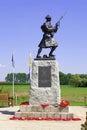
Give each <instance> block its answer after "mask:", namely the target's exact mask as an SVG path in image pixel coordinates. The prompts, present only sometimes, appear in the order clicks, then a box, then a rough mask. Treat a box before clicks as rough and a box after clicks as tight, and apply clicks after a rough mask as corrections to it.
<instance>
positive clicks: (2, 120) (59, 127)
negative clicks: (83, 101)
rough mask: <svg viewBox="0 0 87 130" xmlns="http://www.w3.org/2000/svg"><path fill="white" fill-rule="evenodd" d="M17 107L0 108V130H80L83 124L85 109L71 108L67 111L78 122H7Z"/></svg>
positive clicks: (79, 107)
mask: <svg viewBox="0 0 87 130" xmlns="http://www.w3.org/2000/svg"><path fill="white" fill-rule="evenodd" d="M18 110H19V106H14V107H4V108H0V130H6V129H7V130H81V124H83V123H84V122H85V118H86V111H87V107H81V106H78V107H76V106H73V107H71V106H70V107H69V111H70V112H73V113H74V116H75V117H79V118H81V120H80V121H21V120H20V121H19V120H9V118H10V117H13V115H14V112H16V111H18Z"/></svg>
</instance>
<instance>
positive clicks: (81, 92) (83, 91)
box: [0, 85, 87, 106]
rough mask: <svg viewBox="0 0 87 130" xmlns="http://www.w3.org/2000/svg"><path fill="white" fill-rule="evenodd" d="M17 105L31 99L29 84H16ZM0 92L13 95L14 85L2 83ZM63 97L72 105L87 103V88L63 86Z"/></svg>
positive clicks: (15, 100)
mask: <svg viewBox="0 0 87 130" xmlns="http://www.w3.org/2000/svg"><path fill="white" fill-rule="evenodd" d="M14 92H15V98H14V102H15V105H19V104H20V103H21V102H24V101H28V100H29V85H15V86H14ZM0 93H9V94H10V96H12V85H0ZM61 99H63V100H68V101H70V105H71V106H82V105H87V88H77V87H73V86H67V85H66V86H65V85H64V86H61Z"/></svg>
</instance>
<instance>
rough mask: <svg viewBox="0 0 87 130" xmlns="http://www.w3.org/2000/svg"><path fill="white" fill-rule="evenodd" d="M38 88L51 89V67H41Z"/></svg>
mask: <svg viewBox="0 0 87 130" xmlns="http://www.w3.org/2000/svg"><path fill="white" fill-rule="evenodd" d="M38 71H39V72H38V86H39V87H51V66H44V67H43V66H39V68H38Z"/></svg>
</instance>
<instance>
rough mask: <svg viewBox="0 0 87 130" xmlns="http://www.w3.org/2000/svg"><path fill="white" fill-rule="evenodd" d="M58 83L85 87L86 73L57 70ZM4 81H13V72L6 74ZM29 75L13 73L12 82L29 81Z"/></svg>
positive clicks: (86, 84)
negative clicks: (66, 72)
mask: <svg viewBox="0 0 87 130" xmlns="http://www.w3.org/2000/svg"><path fill="white" fill-rule="evenodd" d="M59 79H60V85H73V86H76V87H87V74H71V73H68V74H65V73H63V72H59ZM5 80H6V82H12V81H13V73H9V74H7V76H6V77H5ZM29 81H30V76H29V74H26V73H14V82H16V83H24V82H29Z"/></svg>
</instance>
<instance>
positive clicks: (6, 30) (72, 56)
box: [0, 0, 87, 80]
mask: <svg viewBox="0 0 87 130" xmlns="http://www.w3.org/2000/svg"><path fill="white" fill-rule="evenodd" d="M65 12H67V13H66V15H65V16H64V18H63V19H62V20H61V24H60V28H59V30H58V32H57V33H56V34H55V36H54V37H55V39H56V41H57V42H58V44H59V46H58V48H57V49H56V50H55V52H54V54H55V55H56V60H57V61H58V63H59V70H60V71H62V72H64V73H74V74H76V73H79V74H87V60H86V56H87V14H86V12H87V0H1V1H0V80H4V79H5V77H6V75H7V74H8V73H11V72H12V63H11V57H12V50H14V60H15V73H18V72H25V73H28V70H29V69H28V64H29V53H30V52H31V53H32V57H33V58H35V57H36V54H37V50H38V44H39V42H40V40H41V38H42V35H43V33H42V31H41V29H40V26H41V25H42V24H43V22H44V21H45V16H46V15H47V14H49V15H51V16H52V24H53V25H54V24H55V23H56V21H57V20H58V19H59V18H60V16H61V15H63V14H64V13H65ZM44 53H46V54H48V53H49V49H43V51H42V53H41V55H42V54H44Z"/></svg>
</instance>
